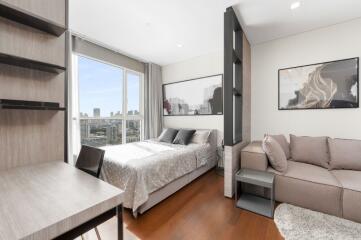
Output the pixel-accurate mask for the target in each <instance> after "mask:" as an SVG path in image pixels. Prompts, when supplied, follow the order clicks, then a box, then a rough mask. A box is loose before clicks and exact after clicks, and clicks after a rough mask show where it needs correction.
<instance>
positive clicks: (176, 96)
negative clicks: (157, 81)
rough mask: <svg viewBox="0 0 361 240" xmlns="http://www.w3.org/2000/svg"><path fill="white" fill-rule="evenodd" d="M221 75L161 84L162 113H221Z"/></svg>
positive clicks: (165, 114)
mask: <svg viewBox="0 0 361 240" xmlns="http://www.w3.org/2000/svg"><path fill="white" fill-rule="evenodd" d="M222 86H223V80H222V75H216V76H210V77H205V78H199V79H194V80H188V81H183V82H176V83H171V84H165V85H163V114H164V116H177V115H220V114H223V87H222Z"/></svg>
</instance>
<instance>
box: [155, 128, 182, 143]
mask: <svg viewBox="0 0 361 240" xmlns="http://www.w3.org/2000/svg"><path fill="white" fill-rule="evenodd" d="M177 133H178V130H177V129H173V128H167V129H165V130H164V131H163V132H162V134H161V135H160V136H159V138H158V139H159V142H166V143H173V140H174V138H175V136H176V135H177Z"/></svg>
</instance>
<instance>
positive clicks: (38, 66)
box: [0, 53, 66, 74]
mask: <svg viewBox="0 0 361 240" xmlns="http://www.w3.org/2000/svg"><path fill="white" fill-rule="evenodd" d="M0 63H3V64H8V65H13V66H18V67H23V68H30V69H35V70H40V71H44V72H50V73H57V74H59V73H62V72H64V71H65V70H66V68H65V67H62V66H58V65H54V64H50V63H45V62H40V61H36V60H32V59H28V58H23V57H18V56H13V55H8V54H5V53H0Z"/></svg>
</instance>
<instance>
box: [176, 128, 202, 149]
mask: <svg viewBox="0 0 361 240" xmlns="http://www.w3.org/2000/svg"><path fill="white" fill-rule="evenodd" d="M195 132H196V130H189V129H181V130H179V131H178V133H177V136H176V137H175V139H174V140H173V143H174V144H182V145H188V143H189V142H190V141H191V139H192V136H193V134H194V133H195Z"/></svg>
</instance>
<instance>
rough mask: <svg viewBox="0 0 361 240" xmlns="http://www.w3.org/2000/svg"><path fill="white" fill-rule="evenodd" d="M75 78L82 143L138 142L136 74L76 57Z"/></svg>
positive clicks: (96, 144)
mask: <svg viewBox="0 0 361 240" xmlns="http://www.w3.org/2000/svg"><path fill="white" fill-rule="evenodd" d="M78 81H79V112H80V137H81V144H84V145H89V146H94V147H101V146H106V145H116V144H123V143H130V142H136V141H140V139H141V126H142V124H141V117H140V113H139V109H140V96H141V95H140V93H141V77H140V75H139V74H136V73H134V72H130V71H127V70H125V69H123V68H121V67H117V66H114V65H110V64H106V63H103V62H98V61H95V60H93V59H89V58H86V57H82V56H79V58H78ZM124 87H126V89H125V90H126V91H124ZM124 102H126V103H127V106H124V104H123V103H124ZM123 107H126V109H128V110H126V111H127V112H126V113H127V114H123V111H124V109H123Z"/></svg>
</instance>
